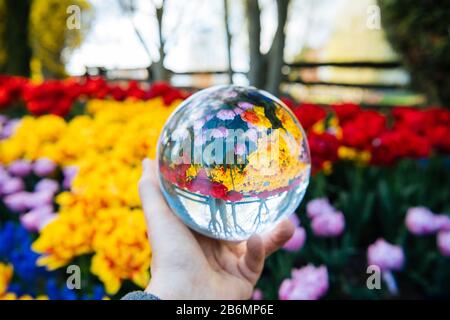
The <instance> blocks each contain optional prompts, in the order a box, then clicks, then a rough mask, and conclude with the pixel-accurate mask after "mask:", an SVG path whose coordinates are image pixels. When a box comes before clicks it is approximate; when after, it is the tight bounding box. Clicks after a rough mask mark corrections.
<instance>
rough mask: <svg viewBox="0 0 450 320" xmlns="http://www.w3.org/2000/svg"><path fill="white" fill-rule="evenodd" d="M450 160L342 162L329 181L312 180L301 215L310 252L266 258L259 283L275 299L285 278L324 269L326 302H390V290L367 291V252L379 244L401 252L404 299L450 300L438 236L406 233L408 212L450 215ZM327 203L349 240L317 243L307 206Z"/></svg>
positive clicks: (448, 268)
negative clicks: (340, 217)
mask: <svg viewBox="0 0 450 320" xmlns="http://www.w3.org/2000/svg"><path fill="white" fill-rule="evenodd" d="M449 160H450V159H449V158H442V157H434V158H431V159H430V160H423V161H416V160H402V161H400V162H399V163H398V164H397V165H396V166H393V167H377V166H370V167H362V166H355V164H354V163H346V162H342V163H338V164H337V165H336V167H335V168H334V169H333V173H332V174H331V175H328V176H326V175H324V174H323V173H319V174H317V175H316V176H314V177H313V179H312V180H311V184H310V186H309V188H308V191H307V194H306V197H305V200H304V201H303V202H302V205H301V206H300V208H299V209H298V210H297V214H298V216H299V217H300V220H301V225H302V226H303V227H304V228H305V229H306V231H307V240H306V244H305V246H304V247H303V248H302V249H301V250H300V251H299V252H297V253H289V252H285V251H280V252H277V253H275V254H274V255H273V256H272V257H270V258H269V260H268V262H267V265H266V270H265V272H264V275H263V277H262V279H261V281H260V283H259V284H258V287H260V288H261V289H263V291H264V294H265V297H266V298H277V296H278V287H279V285H280V284H281V282H282V280H283V279H284V278H286V277H289V276H290V271H291V269H292V268H293V267H296V268H298V267H302V266H304V265H306V264H307V263H313V264H315V265H320V264H325V265H326V266H327V268H328V271H329V276H330V290H329V292H328V295H327V298H356V299H380V298H390V295H389V293H388V291H387V290H386V289H385V288H384V286H382V290H368V289H367V287H366V280H367V278H368V274H367V273H366V268H367V257H366V251H367V247H368V246H369V245H370V244H372V243H373V242H375V240H377V239H378V238H380V237H382V238H385V239H386V240H387V241H389V242H391V243H395V244H398V245H401V246H403V249H404V250H405V256H406V265H405V269H404V270H403V271H402V272H397V273H395V277H396V279H397V281H398V285H399V289H400V297H401V298H425V297H426V298H430V297H443V296H448V295H449V294H450V259H449V258H446V257H443V256H442V255H441V254H440V253H439V252H438V250H437V247H436V236H434V235H432V236H421V237H419V236H414V235H412V234H410V233H409V232H408V231H407V229H406V227H405V215H406V212H407V210H408V209H409V208H410V207H414V206H426V207H428V208H430V209H431V210H432V211H434V212H438V213H441V212H447V213H448V212H449V211H450V201H449V199H450V188H449V187H450V161H449ZM325 196H326V197H328V198H329V199H330V202H331V203H332V204H333V206H335V207H336V208H337V209H339V210H341V211H342V212H343V213H344V215H345V219H346V229H345V232H344V234H343V235H342V236H341V237H339V238H335V239H324V238H318V237H316V236H314V235H313V233H312V232H311V229H310V221H309V219H308V217H307V216H306V213H305V207H306V203H307V202H308V201H309V200H311V199H314V198H317V197H325Z"/></svg>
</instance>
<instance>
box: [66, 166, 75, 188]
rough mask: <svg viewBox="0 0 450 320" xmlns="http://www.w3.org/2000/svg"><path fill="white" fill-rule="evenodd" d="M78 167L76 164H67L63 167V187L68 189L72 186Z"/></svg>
mask: <svg viewBox="0 0 450 320" xmlns="http://www.w3.org/2000/svg"><path fill="white" fill-rule="evenodd" d="M77 172H78V167H76V166H67V167H64V169H63V174H64V180H63V187H64V188H65V189H70V188H71V187H72V181H73V179H74V178H75V176H76V175H77Z"/></svg>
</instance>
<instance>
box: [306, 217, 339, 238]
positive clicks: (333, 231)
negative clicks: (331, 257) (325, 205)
mask: <svg viewBox="0 0 450 320" xmlns="http://www.w3.org/2000/svg"><path fill="white" fill-rule="evenodd" d="M311 228H312V231H313V233H314V234H315V235H316V236H319V237H337V236H340V235H341V234H342V233H343V232H344V229H345V218H344V215H343V213H342V212H334V213H323V214H320V215H317V216H315V217H314V218H313V220H312V222H311Z"/></svg>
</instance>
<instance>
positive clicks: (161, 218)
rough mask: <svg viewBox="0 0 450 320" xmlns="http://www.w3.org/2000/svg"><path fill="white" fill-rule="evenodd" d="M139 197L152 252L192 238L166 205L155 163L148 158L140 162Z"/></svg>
mask: <svg viewBox="0 0 450 320" xmlns="http://www.w3.org/2000/svg"><path fill="white" fill-rule="evenodd" d="M139 195H140V198H141V203H142V207H143V210H144V213H145V219H146V222H147V229H148V230H147V231H148V235H149V238H150V242H151V244H152V247H153V249H154V251H156V250H157V248H161V247H162V246H164V245H165V246H167V244H168V243H171V242H173V240H174V239H178V238H179V237H180V236H190V237H193V236H192V234H191V233H190V232H189V229H188V228H187V227H186V226H185V225H184V224H183V223H182V222H181V220H180V219H179V218H178V217H177V216H175V215H174V214H173V212H172V210H171V209H170V208H169V206H168V205H167V203H166V201H165V199H164V197H163V195H162V193H161V190H160V188H159V182H158V177H157V165H156V161H154V160H150V159H148V158H146V159H144V161H143V162H142V176H141V179H140V180H139Z"/></svg>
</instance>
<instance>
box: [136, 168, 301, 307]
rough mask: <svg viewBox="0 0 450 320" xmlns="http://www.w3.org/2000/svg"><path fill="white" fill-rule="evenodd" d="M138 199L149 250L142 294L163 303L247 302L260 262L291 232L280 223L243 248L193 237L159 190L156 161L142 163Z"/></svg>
mask: <svg viewBox="0 0 450 320" xmlns="http://www.w3.org/2000/svg"><path fill="white" fill-rule="evenodd" d="M142 166H143V172H142V177H141V179H140V181H139V194H140V197H141V202H142V206H143V209H144V212H145V217H146V222H147V230H148V235H149V240H150V243H151V246H152V252H153V254H152V264H151V271H152V279H151V281H150V284H149V285H148V287H147V289H146V292H149V293H151V294H153V295H156V296H158V297H159V298H161V299H220V300H222V299H249V298H250V297H251V295H252V292H253V288H254V286H255V284H256V282H257V280H258V279H259V277H260V275H261V272H262V270H263V266H264V259H265V258H266V257H267V256H269V255H270V254H271V253H273V252H274V251H276V250H278V249H279V248H280V247H281V246H283V245H284V243H286V242H287V241H288V240H289V239H290V238H291V236H292V234H293V233H294V226H293V224H292V223H291V222H290V221H289V220H288V219H286V220H284V221H282V222H280V223H279V225H278V226H277V227H276V228H275V229H274V230H272V231H271V232H270V233H267V234H264V235H253V236H252V237H251V238H250V239H248V240H247V241H243V242H226V241H221V240H215V239H211V238H208V237H205V236H203V235H200V234H198V233H196V232H194V231H191V230H190V229H189V228H188V227H187V226H186V225H184V224H183V222H182V221H181V220H180V219H179V218H178V217H177V216H176V215H175V214H174V213H173V212H172V210H171V209H170V208H169V206H168V205H167V203H166V201H165V199H164V197H163V195H162V194H161V191H160V188H159V182H158V178H157V172H156V170H157V168H156V167H157V166H156V162H155V161H151V160H149V159H145V160H144V161H143V163H142Z"/></svg>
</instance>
